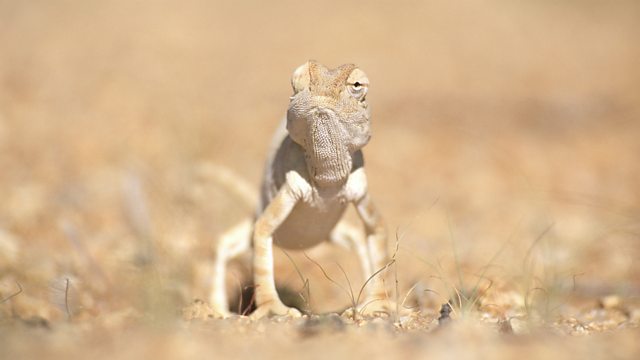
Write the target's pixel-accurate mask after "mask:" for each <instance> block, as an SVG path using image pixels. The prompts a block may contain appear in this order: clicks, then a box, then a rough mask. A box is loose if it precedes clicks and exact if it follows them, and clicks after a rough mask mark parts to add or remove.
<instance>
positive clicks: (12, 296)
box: [0, 280, 22, 304]
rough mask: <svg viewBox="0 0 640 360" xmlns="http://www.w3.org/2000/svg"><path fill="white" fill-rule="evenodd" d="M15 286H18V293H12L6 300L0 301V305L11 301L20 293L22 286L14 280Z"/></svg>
mask: <svg viewBox="0 0 640 360" xmlns="http://www.w3.org/2000/svg"><path fill="white" fill-rule="evenodd" d="M15 283H16V285H17V286H18V291H16V292H14V293H13V294H11V295H9V296H7V297H6V298H4V299H2V300H0V304H2V303H5V302H7V301H9V300H11V299H13V298H14V297H16V296H18V295H20V293H22V285H20V283H19V282H18V281H17V280H16V281H15Z"/></svg>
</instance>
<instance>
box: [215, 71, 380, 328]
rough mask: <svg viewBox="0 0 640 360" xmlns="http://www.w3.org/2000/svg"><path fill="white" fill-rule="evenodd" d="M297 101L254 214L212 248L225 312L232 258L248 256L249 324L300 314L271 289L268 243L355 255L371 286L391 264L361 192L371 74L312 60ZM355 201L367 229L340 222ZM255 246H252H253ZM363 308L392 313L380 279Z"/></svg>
mask: <svg viewBox="0 0 640 360" xmlns="http://www.w3.org/2000/svg"><path fill="white" fill-rule="evenodd" d="M291 85H292V87H293V95H292V96H291V101H290V103H289V107H288V110H287V115H286V118H285V119H284V120H283V122H282V124H281V126H280V128H279V130H278V131H277V133H276V136H275V138H274V146H273V148H272V151H271V154H270V155H269V158H268V161H267V165H266V168H265V172H264V179H263V182H262V188H261V196H260V203H259V205H258V209H257V212H256V215H255V217H254V219H253V221H251V220H246V221H243V222H241V223H240V224H238V225H236V226H235V227H233V228H232V229H231V230H229V231H227V232H226V233H224V234H223V235H222V236H221V238H220V240H219V242H218V245H217V249H216V259H215V263H214V278H213V289H212V292H211V297H210V303H211V306H212V308H213V310H214V311H215V312H216V313H217V315H219V316H221V317H226V316H229V315H230V312H229V306H228V300H227V294H226V291H225V273H226V264H227V262H228V260H230V259H231V258H233V257H236V256H238V255H240V254H241V253H243V252H245V251H249V250H251V251H253V277H254V279H253V280H254V284H255V286H256V288H255V305H256V306H257V308H256V310H255V312H254V313H253V314H252V317H254V318H260V317H263V316H273V315H285V316H300V315H301V313H300V312H299V311H298V310H297V309H294V308H290V307H287V306H286V305H284V304H283V303H282V301H281V300H280V298H279V296H278V293H277V292H276V286H275V280H274V264H273V246H274V245H276V246H279V247H281V248H284V249H295V250H301V249H307V248H310V247H312V246H315V245H317V244H320V243H322V242H325V241H331V242H335V243H339V244H348V246H349V247H350V248H352V249H353V250H355V253H356V254H357V255H358V258H359V260H360V263H361V267H362V270H363V272H364V278H365V279H368V278H370V277H371V276H373V275H374V273H376V271H378V270H379V269H382V268H383V267H384V266H385V265H387V261H388V251H387V235H386V229H385V225H384V223H383V221H382V218H381V216H380V214H379V213H378V212H377V210H376V208H375V207H374V205H373V202H372V200H371V196H370V195H369V192H368V190H367V177H366V175H365V171H364V160H363V155H362V151H361V149H362V147H364V146H365V145H366V144H367V143H368V142H369V139H370V138H371V130H370V109H369V105H368V104H367V100H366V96H367V91H368V90H369V79H368V78H367V75H366V74H365V73H364V72H363V71H362V70H360V69H359V68H358V67H357V66H355V65H353V64H346V65H342V66H340V67H338V68H335V69H328V68H326V67H325V66H323V65H321V64H319V63H318V62H315V61H308V62H307V63H305V64H303V65H301V66H299V67H298V68H297V69H296V70H295V71H294V72H293V76H292V79H291ZM349 204H353V205H354V206H355V209H356V211H357V213H358V216H359V217H360V219H361V220H362V222H363V224H364V229H365V237H364V238H363V237H362V236H361V235H360V234H359V231H357V230H356V229H354V228H353V227H351V226H350V225H348V224H346V223H344V222H343V221H341V218H342V215H343V214H344V212H345V210H346V209H347V206H349ZM251 245H253V246H251ZM365 291H366V293H365V294H366V297H365V299H364V300H363V301H362V303H361V304H360V305H359V309H358V310H359V311H362V312H365V313H373V312H378V311H388V310H390V308H391V302H390V301H389V300H388V298H387V295H386V292H385V288H384V283H383V281H382V279H381V275H380V274H377V275H376V276H374V277H373V278H372V279H371V281H369V282H368V284H367V287H366V289H365Z"/></svg>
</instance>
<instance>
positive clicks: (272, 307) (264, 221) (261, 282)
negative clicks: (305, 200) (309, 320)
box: [251, 183, 301, 319]
mask: <svg viewBox="0 0 640 360" xmlns="http://www.w3.org/2000/svg"><path fill="white" fill-rule="evenodd" d="M297 201H298V199H297V197H296V194H295V192H294V191H293V190H292V188H291V186H290V185H289V184H288V183H285V184H284V185H283V186H282V188H281V189H280V191H279V192H278V194H277V195H276V196H275V197H274V198H273V199H272V200H271V202H270V203H269V205H268V206H267V208H266V209H265V210H264V212H263V213H262V214H261V215H260V217H258V220H257V221H256V223H255V226H254V231H253V276H254V282H255V286H256V289H255V296H256V298H255V301H256V306H257V308H256V310H255V311H254V312H253V313H252V314H251V317H252V318H254V319H257V318H261V317H264V316H269V315H285V316H294V317H298V316H301V313H300V311H298V310H297V309H294V308H290V307H288V306H286V305H284V304H283V303H282V300H280V297H279V296H278V293H277V292H276V284H275V278H274V271H273V233H274V231H275V230H276V229H277V228H278V226H280V224H282V222H283V221H284V220H285V219H286V218H287V216H289V213H291V210H293V208H294V206H295V204H296V203H297Z"/></svg>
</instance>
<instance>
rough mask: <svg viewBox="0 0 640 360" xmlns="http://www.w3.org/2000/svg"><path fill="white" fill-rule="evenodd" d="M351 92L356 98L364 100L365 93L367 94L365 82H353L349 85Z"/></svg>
mask: <svg viewBox="0 0 640 360" xmlns="http://www.w3.org/2000/svg"><path fill="white" fill-rule="evenodd" d="M349 92H350V93H351V96H353V97H354V98H356V99H358V100H360V101H363V100H364V97H365V95H366V94H367V87H366V86H364V84H362V83H360V82H358V81H356V82H354V83H353V84H351V86H349Z"/></svg>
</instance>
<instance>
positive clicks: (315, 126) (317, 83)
mask: <svg viewBox="0 0 640 360" xmlns="http://www.w3.org/2000/svg"><path fill="white" fill-rule="evenodd" d="M291 85H292V87H293V96H292V97H291V102H290V104H289V110H288V112H287V131H288V132H289V136H290V137H291V139H293V141H295V142H296V143H297V144H299V145H300V146H301V147H302V148H303V149H304V150H305V155H306V158H307V167H308V170H309V172H310V174H311V176H312V177H313V179H314V181H315V182H316V183H317V184H318V185H320V186H323V185H331V184H336V183H340V182H343V181H345V180H346V178H347V177H348V175H349V173H350V171H351V166H352V154H353V153H354V152H356V151H358V150H359V149H361V148H362V147H363V146H365V145H366V144H367V142H368V141H369V139H370V137H371V132H370V111H369V106H368V104H367V102H366V95H367V91H368V90H369V79H368V78H367V75H366V74H365V73H364V72H363V71H362V70H360V69H358V68H357V67H356V66H355V65H353V64H346V65H342V66H340V67H338V68H335V69H328V68H326V67H324V66H322V65H321V64H319V63H317V62H315V61H308V62H307V63H305V64H303V65H301V66H299V67H298V68H297V69H296V70H295V71H294V72H293V76H292V78H291Z"/></svg>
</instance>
